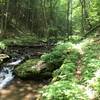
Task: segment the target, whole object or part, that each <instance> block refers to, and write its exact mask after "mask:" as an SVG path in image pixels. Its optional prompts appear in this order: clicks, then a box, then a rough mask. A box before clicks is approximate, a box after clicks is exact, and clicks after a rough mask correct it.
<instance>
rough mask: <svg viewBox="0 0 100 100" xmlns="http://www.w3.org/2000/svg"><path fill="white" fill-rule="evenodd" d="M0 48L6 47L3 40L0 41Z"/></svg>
mask: <svg viewBox="0 0 100 100" xmlns="http://www.w3.org/2000/svg"><path fill="white" fill-rule="evenodd" d="M0 49H3V50H4V49H6V45H5V44H4V43H3V42H0Z"/></svg>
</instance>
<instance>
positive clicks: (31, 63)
mask: <svg viewBox="0 0 100 100" xmlns="http://www.w3.org/2000/svg"><path fill="white" fill-rule="evenodd" d="M38 61H39V59H29V60H27V61H26V62H24V63H22V64H21V65H19V66H17V67H16V68H15V74H16V75H17V76H19V77H22V78H26V77H33V76H34V75H36V74H38V71H37V69H36V67H35V64H36V63H37V62H38Z"/></svg>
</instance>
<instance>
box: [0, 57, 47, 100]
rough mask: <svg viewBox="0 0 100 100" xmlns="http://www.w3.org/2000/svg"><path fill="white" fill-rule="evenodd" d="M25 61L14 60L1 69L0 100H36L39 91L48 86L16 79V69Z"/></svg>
mask: <svg viewBox="0 0 100 100" xmlns="http://www.w3.org/2000/svg"><path fill="white" fill-rule="evenodd" d="M23 60H24V58H23V57H21V58H13V59H11V60H10V61H9V62H7V63H5V64H4V65H3V67H2V68H1V69H0V100H36V98H37V97H38V95H39V94H38V93H37V90H38V89H39V88H41V87H43V86H44V85H46V84H47V83H45V82H44V81H34V80H21V79H19V78H16V76H15V75H14V74H13V70H14V67H16V66H17V65H19V64H20V63H22V62H23Z"/></svg>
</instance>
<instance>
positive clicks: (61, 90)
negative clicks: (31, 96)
mask: <svg viewBox="0 0 100 100" xmlns="http://www.w3.org/2000/svg"><path fill="white" fill-rule="evenodd" d="M40 93H41V94H42V97H41V100H87V97H86V95H85V93H84V91H83V90H82V89H80V88H79V85H77V84H76V83H74V82H73V83H71V82H70V81H58V82H54V83H53V84H51V85H49V86H47V87H44V88H43V89H42V90H41V91H40Z"/></svg>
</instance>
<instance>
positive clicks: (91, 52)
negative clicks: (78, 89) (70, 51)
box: [83, 44, 100, 80]
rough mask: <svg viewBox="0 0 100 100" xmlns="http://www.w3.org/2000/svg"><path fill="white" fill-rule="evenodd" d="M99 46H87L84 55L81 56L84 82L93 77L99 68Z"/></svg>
mask: <svg viewBox="0 0 100 100" xmlns="http://www.w3.org/2000/svg"><path fill="white" fill-rule="evenodd" d="M99 57H100V45H99V44H94V45H93V44H92V45H89V46H87V48H86V49H85V54H84V56H83V63H84V70H83V76H84V80H88V79H90V78H92V77H93V73H94V72H95V71H96V70H97V69H98V68H99V67H100V60H99Z"/></svg>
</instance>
